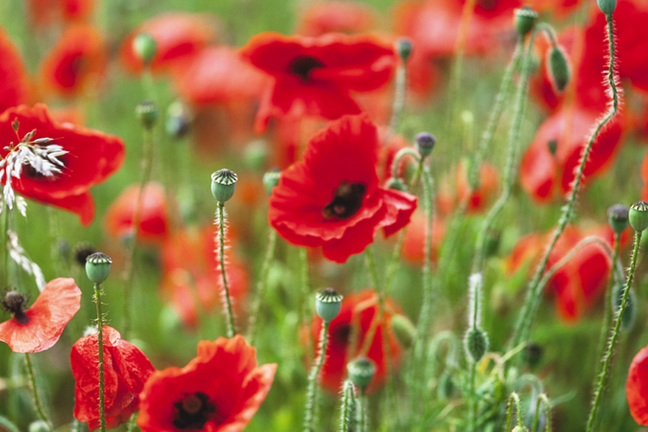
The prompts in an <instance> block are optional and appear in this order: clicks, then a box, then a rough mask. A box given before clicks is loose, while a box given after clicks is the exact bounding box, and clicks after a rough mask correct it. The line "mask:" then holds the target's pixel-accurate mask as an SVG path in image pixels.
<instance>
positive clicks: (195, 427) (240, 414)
mask: <svg viewBox="0 0 648 432" xmlns="http://www.w3.org/2000/svg"><path fill="white" fill-rule="evenodd" d="M276 369H277V365H276V364H266V365H263V366H260V367H257V361H256V349H255V348H254V347H251V346H249V345H248V344H247V342H246V341H245V339H244V338H243V336H240V335H237V336H234V337H233V338H232V339H226V338H222V337H221V338H218V339H216V341H214V342H209V341H201V342H200V343H199V344H198V355H197V356H196V358H194V359H193V360H191V361H190V362H189V364H187V366H185V367H183V368H182V369H180V368H177V367H171V368H167V369H165V370H163V371H156V372H155V373H154V374H153V375H152V376H151V378H150V379H149V380H148V381H147V382H146V385H145V386H144V390H143V391H142V393H141V394H140V398H141V402H140V414H139V416H138V418H137V425H138V426H139V427H140V428H141V429H142V432H154V431H156V432H157V431H166V432H180V431H185V430H191V431H208V432H239V431H242V430H243V429H245V427H246V426H247V424H248V423H249V422H250V420H251V419H252V417H253V416H254V414H255V413H256V412H257V410H258V409H259V407H260V406H261V404H262V403H263V401H264V400H265V398H266V395H267V394H268V392H269V391H270V387H271V386H272V382H273V380H274V375H275V371H276Z"/></svg>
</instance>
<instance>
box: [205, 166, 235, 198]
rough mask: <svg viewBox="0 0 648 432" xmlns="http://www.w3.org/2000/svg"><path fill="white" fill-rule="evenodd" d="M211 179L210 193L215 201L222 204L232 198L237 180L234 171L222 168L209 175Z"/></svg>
mask: <svg viewBox="0 0 648 432" xmlns="http://www.w3.org/2000/svg"><path fill="white" fill-rule="evenodd" d="M211 179H212V183H211V192H212V195H213V196H214V198H216V201H218V202H219V203H224V202H226V201H228V200H229V199H230V198H232V195H234V190H235V189H236V181H237V180H238V176H237V175H236V173H235V172H234V171H230V170H228V169H226V168H223V169H221V170H218V171H215V172H214V173H213V174H212V175H211Z"/></svg>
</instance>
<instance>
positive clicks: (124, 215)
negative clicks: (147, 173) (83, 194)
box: [104, 182, 169, 244]
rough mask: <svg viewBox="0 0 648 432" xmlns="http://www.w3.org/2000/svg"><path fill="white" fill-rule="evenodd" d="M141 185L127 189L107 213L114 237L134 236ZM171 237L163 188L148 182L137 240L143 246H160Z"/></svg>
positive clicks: (105, 218)
mask: <svg viewBox="0 0 648 432" xmlns="http://www.w3.org/2000/svg"><path fill="white" fill-rule="evenodd" d="M140 189H141V186H140V185H139V184H134V185H130V186H128V187H127V188H126V189H124V191H122V193H121V194H119V196H118V197H117V198H116V199H115V201H113V203H112V204H111V205H110V207H108V210H106V215H105V217H104V222H105V224H106V230H107V231H108V234H109V235H110V236H111V237H116V238H124V237H127V236H130V235H133V234H134V231H135V229H134V227H133V224H134V223H135V212H136V211H137V201H138V199H139V195H140ZM168 234H169V216H168V214H167V200H166V194H165V192H164V187H163V186H162V185H161V184H159V183H156V182H149V183H147V184H146V187H145V188H144V196H143V197H142V208H141V212H140V218H139V227H138V228H137V238H138V240H141V241H142V242H144V243H150V244H159V243H161V242H162V241H163V240H164V239H165V238H166V237H167V236H168Z"/></svg>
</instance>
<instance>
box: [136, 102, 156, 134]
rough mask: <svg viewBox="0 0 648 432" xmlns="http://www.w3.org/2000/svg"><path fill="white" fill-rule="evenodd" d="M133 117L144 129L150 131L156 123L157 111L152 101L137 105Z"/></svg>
mask: <svg viewBox="0 0 648 432" xmlns="http://www.w3.org/2000/svg"><path fill="white" fill-rule="evenodd" d="M135 115H136V116H137V118H138V119H139V121H140V122H141V123H142V125H143V126H144V127H145V128H146V129H151V128H152V127H153V126H155V123H156V122H157V119H158V109H157V106H155V104H154V103H153V102H152V101H149V100H147V101H144V102H142V103H141V104H139V105H137V107H136V108H135Z"/></svg>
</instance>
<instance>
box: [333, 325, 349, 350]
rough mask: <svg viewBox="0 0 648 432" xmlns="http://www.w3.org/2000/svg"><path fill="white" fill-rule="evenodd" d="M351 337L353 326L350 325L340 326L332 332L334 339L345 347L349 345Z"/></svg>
mask: <svg viewBox="0 0 648 432" xmlns="http://www.w3.org/2000/svg"><path fill="white" fill-rule="evenodd" d="M349 336H351V326H350V325H348V324H342V325H339V326H337V327H336V328H335V329H334V330H333V331H332V332H331V337H332V339H333V340H334V341H335V342H336V343H338V344H339V345H343V346H346V345H347V343H349Z"/></svg>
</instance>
